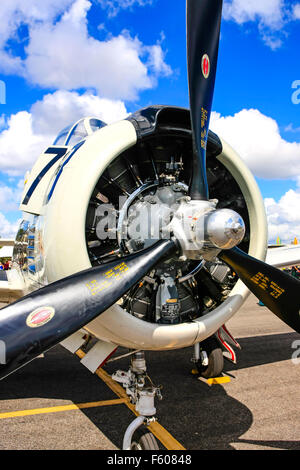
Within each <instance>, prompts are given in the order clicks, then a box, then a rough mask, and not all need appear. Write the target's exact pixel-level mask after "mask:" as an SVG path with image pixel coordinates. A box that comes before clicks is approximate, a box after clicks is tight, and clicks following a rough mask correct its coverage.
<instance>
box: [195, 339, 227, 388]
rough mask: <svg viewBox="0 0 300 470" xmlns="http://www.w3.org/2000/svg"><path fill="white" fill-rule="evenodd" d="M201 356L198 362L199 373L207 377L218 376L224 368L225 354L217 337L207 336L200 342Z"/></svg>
mask: <svg viewBox="0 0 300 470" xmlns="http://www.w3.org/2000/svg"><path fill="white" fill-rule="evenodd" d="M200 348H201V352H200V358H199V360H198V361H197V362H196V367H197V370H198V372H199V374H200V375H201V376H202V377H204V378H206V379H209V378H212V377H218V376H220V375H221V374H222V371H223V368H224V356H223V351H222V349H221V347H220V344H219V342H218V341H217V340H216V338H215V337H210V338H207V339H206V340H204V341H202V342H201V344H200Z"/></svg>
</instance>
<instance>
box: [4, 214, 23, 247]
mask: <svg viewBox="0 0 300 470" xmlns="http://www.w3.org/2000/svg"><path fill="white" fill-rule="evenodd" d="M20 222H21V220H20V219H18V220H16V221H15V222H10V221H9V220H8V219H7V218H6V216H5V215H4V214H3V213H2V212H0V237H1V238H12V239H14V238H15V236H16V234H17V231H18V227H19V224H20ZM1 238H0V246H1Z"/></svg>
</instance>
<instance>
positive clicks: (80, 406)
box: [0, 398, 126, 419]
mask: <svg viewBox="0 0 300 470" xmlns="http://www.w3.org/2000/svg"><path fill="white" fill-rule="evenodd" d="M125 402H126V400H125V399H124V398H122V399H121V398H119V399H115V400H105V401H95V402H90V403H78V404H73V405H61V406H51V407H48V408H36V409H33V410H20V411H9V412H7V413H0V419H8V418H20V417H21V416H33V415H40V414H48V413H59V412H62V411H71V410H82V409H85V408H97V407H99V406H109V405H120V404H123V403H125Z"/></svg>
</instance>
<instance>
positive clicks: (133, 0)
mask: <svg viewBox="0 0 300 470" xmlns="http://www.w3.org/2000/svg"><path fill="white" fill-rule="evenodd" d="M97 1H98V3H99V5H101V7H102V8H104V9H106V10H107V11H108V16H109V17H114V16H116V15H117V14H118V13H119V11H120V10H124V9H128V8H129V9H132V7H134V6H139V7H144V6H146V5H152V3H153V0H97Z"/></svg>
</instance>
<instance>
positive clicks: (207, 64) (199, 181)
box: [187, 0, 222, 200]
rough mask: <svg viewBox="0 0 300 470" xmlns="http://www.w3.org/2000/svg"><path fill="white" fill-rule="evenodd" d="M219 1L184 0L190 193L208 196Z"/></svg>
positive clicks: (197, 198) (195, 198) (197, 196)
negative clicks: (208, 163)
mask: <svg viewBox="0 0 300 470" xmlns="http://www.w3.org/2000/svg"><path fill="white" fill-rule="evenodd" d="M221 16H222V0H201V1H199V0H187V56H188V80H189V96H190V108H191V124H192V133H193V147H194V149H193V177H192V183H191V188H190V196H191V198H192V199H194V200H199V199H200V200H201V199H204V200H207V199H208V185H207V178H206V144H207V137H208V126H209V120H210V114H211V107H212V100H213V93H214V87H215V78H216V70H217V60H218V49H219V36H220V25H221Z"/></svg>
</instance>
